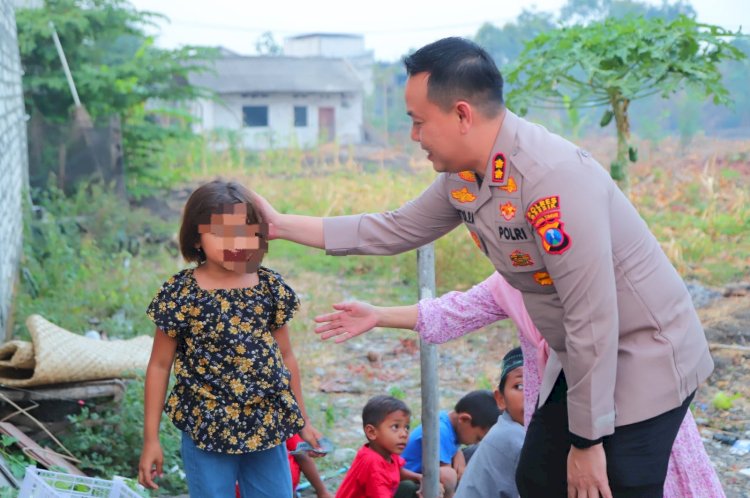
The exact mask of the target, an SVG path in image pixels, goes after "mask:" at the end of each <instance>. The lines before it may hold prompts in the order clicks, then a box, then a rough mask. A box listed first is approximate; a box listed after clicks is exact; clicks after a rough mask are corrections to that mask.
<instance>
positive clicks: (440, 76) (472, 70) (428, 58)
mask: <svg viewBox="0 0 750 498" xmlns="http://www.w3.org/2000/svg"><path fill="white" fill-rule="evenodd" d="M404 65H405V66H406V73H407V74H408V75H409V76H414V75H415V74H418V73H429V75H430V77H429V79H428V80H427V98H429V100H430V101H431V102H433V103H434V104H436V105H438V106H439V107H441V108H442V109H443V110H448V109H450V108H451V106H453V104H455V103H456V101H458V100H466V101H467V102H469V103H470V104H471V105H473V106H475V107H477V108H478V109H481V110H482V112H483V114H484V115H485V116H488V117H495V116H497V114H498V113H499V112H500V111H501V110H502V108H503V104H504V101H503V77H502V75H501V74H500V71H499V70H498V68H497V66H496V65H495V61H493V60H492V57H491V56H490V54H488V53H487V51H486V50H484V49H483V48H482V47H480V46H479V45H477V44H476V43H474V42H472V41H470V40H466V39H464V38H457V37H452V38H443V39H442V40H438V41H436V42H433V43H430V44H429V45H425V46H424V47H422V48H420V49H419V50H417V51H416V52H414V53H413V54H411V55H409V56H407V57H405V58H404Z"/></svg>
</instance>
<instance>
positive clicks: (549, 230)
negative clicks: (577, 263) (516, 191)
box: [526, 195, 571, 254]
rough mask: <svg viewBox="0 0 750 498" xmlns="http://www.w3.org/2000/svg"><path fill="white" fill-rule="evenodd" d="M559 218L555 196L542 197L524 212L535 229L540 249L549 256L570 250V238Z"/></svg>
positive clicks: (557, 199)
mask: <svg viewBox="0 0 750 498" xmlns="http://www.w3.org/2000/svg"><path fill="white" fill-rule="evenodd" d="M560 218H561V213H560V197H559V196H556V195H553V196H549V197H543V198H541V199H539V200H537V201H536V202H533V203H531V205H530V206H529V209H527V210H526V219H527V220H528V221H529V223H531V225H532V226H533V227H534V228H535V229H536V232H537V233H538V234H539V236H540V237H541V240H542V248H544V250H545V251H547V252H548V253H549V254H562V253H564V252H565V251H567V250H568V249H570V243H571V241H570V237H569V236H568V234H567V233H565V230H564V229H563V226H564V223H563V222H562V220H561V219H560Z"/></svg>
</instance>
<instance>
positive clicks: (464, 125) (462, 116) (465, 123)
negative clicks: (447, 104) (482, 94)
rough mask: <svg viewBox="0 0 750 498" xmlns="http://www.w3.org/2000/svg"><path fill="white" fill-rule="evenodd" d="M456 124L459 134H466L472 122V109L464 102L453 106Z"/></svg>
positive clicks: (460, 101)
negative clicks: (456, 118) (457, 124)
mask: <svg viewBox="0 0 750 498" xmlns="http://www.w3.org/2000/svg"><path fill="white" fill-rule="evenodd" d="M455 112H456V115H457V116H458V123H459V128H460V130H461V133H467V132H468V131H469V129H470V128H471V125H472V124H473V122H474V109H472V107H471V104H469V103H468V102H466V101H465V100H459V101H458V102H456V105H455Z"/></svg>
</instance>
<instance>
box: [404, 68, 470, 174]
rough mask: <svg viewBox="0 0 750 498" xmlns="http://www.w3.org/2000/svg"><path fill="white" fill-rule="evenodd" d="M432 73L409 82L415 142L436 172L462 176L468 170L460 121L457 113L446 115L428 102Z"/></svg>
mask: <svg viewBox="0 0 750 498" xmlns="http://www.w3.org/2000/svg"><path fill="white" fill-rule="evenodd" d="M428 79H429V73H417V74H414V75H412V76H410V77H409V79H408V80H407V81H406V91H405V98H406V113H407V114H408V115H409V117H411V121H412V125H411V139H412V140H414V141H415V142H419V144H420V145H421V146H422V149H424V151H425V152H427V159H428V160H429V161H430V162H432V167H433V168H434V169H435V171H437V172H439V173H442V172H449V173H458V172H460V171H463V170H465V169H466V162H465V161H466V157H465V155H464V154H463V153H462V152H461V149H460V145H461V135H462V134H461V129H460V124H461V123H460V119H459V116H458V114H457V113H456V112H454V109H451V110H450V111H449V112H446V111H444V110H443V109H441V108H440V107H439V106H438V105H436V104H434V103H433V102H430V100H429V99H428V98H427V81H428Z"/></svg>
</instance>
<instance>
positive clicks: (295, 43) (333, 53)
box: [284, 35, 365, 57]
mask: <svg viewBox="0 0 750 498" xmlns="http://www.w3.org/2000/svg"><path fill="white" fill-rule="evenodd" d="M364 52H365V39H364V37H360V36H357V37H348V36H325V35H322V36H315V37H305V38H287V39H286V40H285V41H284V55H291V56H299V57H309V56H316V55H317V56H323V57H352V56H358V55H361V54H362V53H364Z"/></svg>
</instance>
